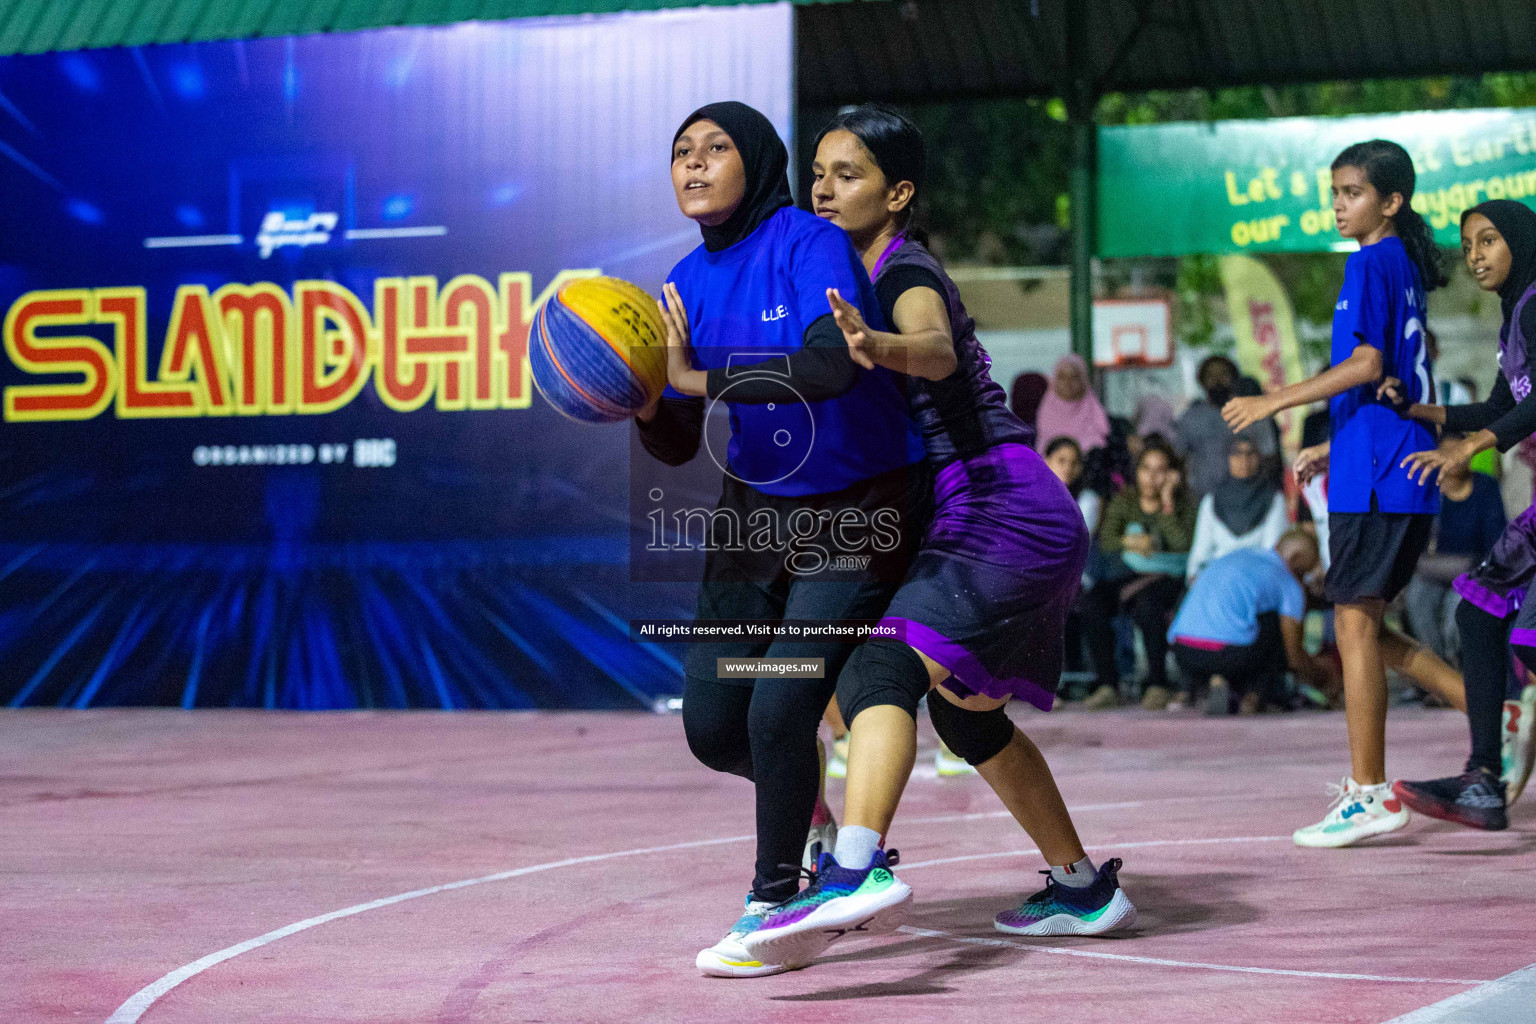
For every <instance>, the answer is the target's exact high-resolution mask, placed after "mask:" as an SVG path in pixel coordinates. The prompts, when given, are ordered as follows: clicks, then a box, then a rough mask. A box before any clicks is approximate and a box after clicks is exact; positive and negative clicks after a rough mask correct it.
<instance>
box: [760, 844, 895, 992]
mask: <svg viewBox="0 0 1536 1024" xmlns="http://www.w3.org/2000/svg"><path fill="white" fill-rule="evenodd" d="M890 857H891V860H890V861H887V860H886V853H885V851H884V850H876V851H875V855H874V859H873V860H871V861H870V863H869V867H867V868H863V869H861V870H859V869H852V868H845V867H843V866H842V865H840V864H838V863H837V858H835V857H833V856H832V854H830V853H828V854H826V855H824V856H823V857H822V858H821V864H820V865H819V867H818V868H817V870H816V879H815V881H813V882H812V883H811V884H810V885H809V886H808V887H806V888H805V889H803V890H802V891H801V892H800V894H799V895H798V896H795V897H794V898H793V899H788V900H785V901H784V902H783V903H780V904H779V905H778V906H776V907H774V908H773V909H772V910H771V911H769V913H768V916H767V918H766V920H764V921H763V923H762V924H761V925H760V926H759V927H757V928H755V929H753V930H752V931H751V932H750V933H748V934H747V935H746V936H744V937H743V939H742V945H744V946H745V947H746V949H747V953H748V954H749V955H751V956H753V957H756V958H757V959H759V960H784V961H787V962H791V963H797V964H803V963H806V962H807V961H809V960H812V959H814V958H815V957H816V956H818V955H819V954H820V953H821V951H822V950H824V949H826V948H827V947H828V946H829V945H831V944H832V943H833V942H834V941H836V940H837V939H840V938H843V937H844V936H848V935H884V934H887V933H889V932H893V931H895V930H896V929H897V927H899V926H900V925H901V924H902V922H903V921H905V920H906V918H907V914H908V913H909V912H910V911H911V908H912V890H911V888H909V887H908V886H907V884H906V883H905V882H903V881H901V879H899V878H897V877H896V876H895V875H893V874H891V866H892V865H893V864H894V863H895V861H896V851H895V850H892V851H891V853H890Z"/></svg>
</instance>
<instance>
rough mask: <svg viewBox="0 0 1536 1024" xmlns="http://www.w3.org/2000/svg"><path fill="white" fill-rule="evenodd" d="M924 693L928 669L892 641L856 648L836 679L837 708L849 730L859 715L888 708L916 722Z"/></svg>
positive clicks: (902, 645)
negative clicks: (904, 713) (910, 717)
mask: <svg viewBox="0 0 1536 1024" xmlns="http://www.w3.org/2000/svg"><path fill="white" fill-rule="evenodd" d="M927 692H928V668H927V666H925V665H924V664H923V659H922V658H919V657H918V656H917V652H916V651H914V650H913V649H912V648H910V647H908V646H907V645H906V644H904V643H899V642H897V641H895V640H871V641H869V642H867V643H864V644H861V645H859V648H858V650H856V651H854V652H853V655H852V656H851V657H850V658H849V659H848V663H847V664H846V665H844V666H843V670H842V672H840V673H838V676H837V706H838V708H839V709H840V710H841V711H842V713H843V721H844V722H846V723H847V724H848V726H849V727H850V728H852V726H853V720H854V719H855V718H858V717H859V712H860V711H863V710H864V709H865V708H872V707H875V706H877V705H880V704H892V705H895V706H896V707H898V708H901V709H902V710H903V711H905V712H906V713H907V714H909V715H911V716H912V720H913V721H914V722H915V721H916V720H917V704H918V702H919V701H920V700H922V699H923V694H925V693H927Z"/></svg>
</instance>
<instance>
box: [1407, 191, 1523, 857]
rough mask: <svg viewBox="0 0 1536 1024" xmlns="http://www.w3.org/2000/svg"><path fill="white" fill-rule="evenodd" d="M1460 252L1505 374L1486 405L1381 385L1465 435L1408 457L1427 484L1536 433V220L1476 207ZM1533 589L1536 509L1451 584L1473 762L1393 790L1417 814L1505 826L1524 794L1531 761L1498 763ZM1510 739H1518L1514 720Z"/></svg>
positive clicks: (1508, 204) (1504, 204) (1502, 202)
mask: <svg viewBox="0 0 1536 1024" xmlns="http://www.w3.org/2000/svg"><path fill="white" fill-rule="evenodd" d="M1461 251H1462V253H1463V254H1464V255H1465V256H1466V259H1467V268H1468V269H1469V270H1470V271H1471V272H1472V276H1473V277H1474V278H1475V279H1476V280H1477V283H1478V286H1479V287H1480V288H1483V289H1484V290H1486V291H1492V292H1497V293H1498V295H1499V303H1500V306H1501V307H1502V311H1503V314H1504V325H1503V327H1502V328H1501V329H1500V331H1499V370H1498V377H1497V378H1496V379H1495V381H1494V385H1493V392H1492V394H1491V395H1489V398H1488V401H1486V402H1479V403H1476V404H1473V405H1453V406H1439V405H1430V404H1427V403H1426V404H1417V403H1409V402H1408V401H1407V400H1406V397H1405V395H1404V391H1405V390H1406V389H1404V388H1403V387H1402V384H1401V383H1400V382H1399V381H1396V380H1392V381H1388V382H1387V383H1386V384H1385V385H1383V387H1382V391H1383V393H1384V394H1385V395H1387V396H1390V397H1391V398H1394V399H1396V400H1398V402H1399V403H1400V405H1401V407H1402V412H1403V414H1404V415H1406V416H1409V417H1411V418H1412V419H1416V420H1422V421H1424V422H1426V423H1431V424H1439V425H1441V426H1444V427H1445V428H1446V429H1447V430H1453V431H1456V432H1458V433H1463V434H1465V435H1466V436H1465V437H1463V438H1461V439H1460V440H1456V441H1450V442H1447V443H1446V444H1445V445H1443V446H1442V447H1441V448H1439V449H1438V450H1436V451H1421V452H1415V453H1413V454H1412V455H1410V456H1408V458H1407V459H1405V460H1404V462H1403V464H1404V466H1405V467H1406V468H1407V469H1408V475H1409V476H1410V477H1412V476H1414V474H1415V473H1418V474H1419V478H1420V480H1421V481H1422V482H1423V483H1424V484H1428V483H1429V480H1430V478H1431V477H1432V476H1433V475H1434V474H1435V473H1437V472H1440V471H1443V470H1444V469H1446V468H1447V467H1450V466H1460V467H1462V468H1465V467H1466V465H1467V463H1469V462H1470V461H1471V460H1472V457H1473V456H1475V455H1476V454H1477V453H1478V452H1481V451H1485V450H1487V449H1489V448H1497V449H1498V450H1499V451H1501V452H1505V451H1508V450H1509V449H1510V448H1513V447H1514V446H1515V445H1516V444H1519V443H1520V441H1522V440H1523V439H1525V438H1527V437H1530V436H1531V434H1532V433H1533V432H1536V392H1533V391H1532V387H1531V381H1532V379H1533V374H1536V212H1533V211H1532V210H1531V209H1530V207H1528V206H1526V205H1525V204H1524V203H1518V202H1515V201H1514V200H1512V199H1494V200H1490V201H1489V202H1486V203H1482V204H1481V205H1478V206H1474V207H1473V208H1472V209H1470V210H1468V211H1467V212H1465V213H1463V214H1462V215H1461ZM1533 583H1536V505H1532V506H1531V507H1530V508H1528V509H1526V510H1525V511H1524V512H1522V513H1521V514H1520V515H1518V516H1516V517H1515V519H1514V521H1513V522H1511V523H1510V524H1509V526H1508V527H1507V528H1506V529H1505V531H1504V534H1503V536H1501V537H1500V538H1499V540H1498V543H1496V544H1495V545H1494V547H1493V550H1492V551H1491V552H1490V553H1489V555H1488V557H1487V558H1486V559H1484V561H1483V563H1482V564H1481V565H1479V566H1478V567H1477V568H1476V569H1474V570H1473V571H1472V572H1470V573H1466V574H1464V575H1462V576H1459V577H1457V579H1456V581H1455V583H1454V584H1453V586H1454V587H1455V589H1456V592H1457V593H1459V594H1460V595H1461V597H1462V602H1461V604H1460V605H1458V606H1457V608H1456V626H1457V628H1458V629H1459V630H1460V632H1461V648H1462V655H1461V659H1462V671H1463V673H1464V675H1465V678H1466V687H1467V723H1468V725H1469V726H1470V727H1471V731H1472V753H1471V755H1470V756H1469V757H1468V758H1467V763H1466V770H1465V771H1463V772H1462V773H1461V774H1460V775H1454V776H1451V777H1449V778H1443V779H1430V780H1428V781H1426V782H1403V781H1399V782H1398V783H1397V784H1396V785H1395V786H1394V787H1393V789H1394V791H1395V792H1396V793H1397V794H1398V796H1400V797H1402V799H1403V802H1404V803H1406V804H1407V805H1408V806H1409V807H1412V808H1413V809H1414V810H1416V811H1420V812H1422V813H1424V814H1428V815H1430V816H1432V817H1436V818H1443V819H1445V820H1447V821H1455V822H1460V823H1461V824H1463V825H1470V826H1471V827H1473V828H1481V829H1489V830H1497V829H1502V828H1504V827H1506V826H1507V824H1508V815H1507V811H1506V808H1507V802H1508V801H1510V800H1513V799H1514V797H1515V796H1517V795H1518V794H1519V790H1520V788H1522V787H1523V785H1524V780H1525V777H1526V775H1527V773H1528V772H1529V766H1528V765H1527V764H1526V763H1525V762H1524V758H1523V757H1521V758H1519V759H1517V760H1516V763H1514V764H1511V765H1507V766H1506V765H1503V764H1501V760H1502V759H1501V756H1500V746H1501V743H1500V739H1501V733H1502V731H1503V722H1502V717H1503V708H1504V694H1505V678H1506V675H1507V672H1508V668H1507V666H1508V664H1509V654H1510V650H1511V648H1513V650H1514V652H1515V654H1516V655H1517V656H1518V657H1519V658H1520V660H1521V662H1522V663H1524V664H1525V666H1526V667H1527V668H1530V669H1532V670H1533V671H1536V600H1532V599H1531V593H1530V592H1531V587H1532V584H1533ZM1522 710H1528V709H1520V708H1519V705H1516V710H1515V713H1516V714H1519V713H1520V712H1521V711H1522ZM1514 731H1515V732H1516V733H1518V732H1519V731H1520V730H1519V725H1518V722H1517V723H1516V727H1515V730H1514Z"/></svg>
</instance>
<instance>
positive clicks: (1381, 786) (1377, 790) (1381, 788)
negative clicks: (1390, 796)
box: [1349, 779, 1392, 796]
mask: <svg viewBox="0 0 1536 1024" xmlns="http://www.w3.org/2000/svg"><path fill="white" fill-rule="evenodd" d="M1349 781H1350V782H1351V783H1353V784H1354V787H1355V788H1356V789H1358V790H1359V791H1360V792H1362V793H1368V794H1371V795H1373V796H1379V795H1381V794H1382V793H1385V792H1386V791H1387V790H1389V789H1391V788H1392V783H1390V782H1377V783H1374V784H1373V785H1370V786H1365V785H1361V784H1360V783H1358V782H1355V780H1354V779H1350V780H1349Z"/></svg>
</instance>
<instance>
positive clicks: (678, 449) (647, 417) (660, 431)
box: [635, 395, 704, 466]
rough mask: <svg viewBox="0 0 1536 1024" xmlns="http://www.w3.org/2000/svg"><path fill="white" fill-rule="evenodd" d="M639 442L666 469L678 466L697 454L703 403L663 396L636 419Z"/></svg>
mask: <svg viewBox="0 0 1536 1024" xmlns="http://www.w3.org/2000/svg"><path fill="white" fill-rule="evenodd" d="M635 423H636V425H637V426H639V428H640V443H641V444H642V445H644V446H645V450H646V451H648V452H650V453H651V455H652V456H653V457H654V458H656V459H658V460H659V461H661V462H665V463H666V464H667V465H669V466H681V465H682V464H683V463H685V462H687V461H688V460H689V459H691V458H693V457H694V456H695V455H697V454H698V453H699V440H700V438H702V437H703V436H704V401H703V399H699V398H674V397H672V396H670V395H664V396H662V397H661V398H658V399H657V400H656V401H654V402H652V403H651V404H649V405H647V406H646V407H645V408H644V409H641V410H640V412H639V414H638V415H636V416H635Z"/></svg>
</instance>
